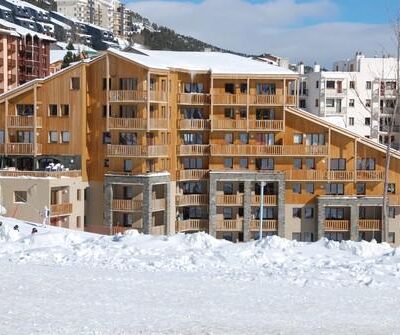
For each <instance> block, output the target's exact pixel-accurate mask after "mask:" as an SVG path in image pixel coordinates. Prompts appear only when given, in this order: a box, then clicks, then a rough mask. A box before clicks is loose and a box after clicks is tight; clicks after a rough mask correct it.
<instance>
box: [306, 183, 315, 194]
mask: <svg viewBox="0 0 400 335" xmlns="http://www.w3.org/2000/svg"><path fill="white" fill-rule="evenodd" d="M306 192H307V193H309V194H314V184H313V183H306Z"/></svg>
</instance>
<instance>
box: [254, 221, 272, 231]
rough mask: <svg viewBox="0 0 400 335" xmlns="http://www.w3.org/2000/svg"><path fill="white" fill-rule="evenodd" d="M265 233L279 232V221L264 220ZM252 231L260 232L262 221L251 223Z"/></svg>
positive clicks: (263, 228)
mask: <svg viewBox="0 0 400 335" xmlns="http://www.w3.org/2000/svg"><path fill="white" fill-rule="evenodd" d="M262 230H263V231H278V220H275V219H272V220H265V219H264V220H263V226H262ZM250 231H260V220H251V221H250Z"/></svg>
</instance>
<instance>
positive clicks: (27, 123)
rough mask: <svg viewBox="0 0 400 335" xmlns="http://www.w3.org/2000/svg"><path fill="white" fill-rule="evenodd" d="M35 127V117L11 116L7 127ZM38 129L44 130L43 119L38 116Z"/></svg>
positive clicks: (8, 118)
mask: <svg viewBox="0 0 400 335" xmlns="http://www.w3.org/2000/svg"><path fill="white" fill-rule="evenodd" d="M34 125H35V117H34V116H20V115H9V116H8V117H7V126H8V127H9V128H33V127H34ZM36 127H37V128H42V118H41V117H39V116H36Z"/></svg>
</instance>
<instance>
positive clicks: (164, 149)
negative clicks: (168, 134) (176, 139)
mask: <svg viewBox="0 0 400 335" xmlns="http://www.w3.org/2000/svg"><path fill="white" fill-rule="evenodd" d="M107 156H109V157H145V158H147V157H155V158H157V157H168V146H167V145H114V144H108V145H107Z"/></svg>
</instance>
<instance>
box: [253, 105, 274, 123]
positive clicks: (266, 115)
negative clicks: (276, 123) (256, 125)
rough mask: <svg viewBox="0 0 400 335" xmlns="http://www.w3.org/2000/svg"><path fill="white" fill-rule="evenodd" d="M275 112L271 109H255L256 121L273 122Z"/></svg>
mask: <svg viewBox="0 0 400 335" xmlns="http://www.w3.org/2000/svg"><path fill="white" fill-rule="evenodd" d="M274 119H275V110H274V109H273V108H268V109H266V108H257V109H256V120H274Z"/></svg>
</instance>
